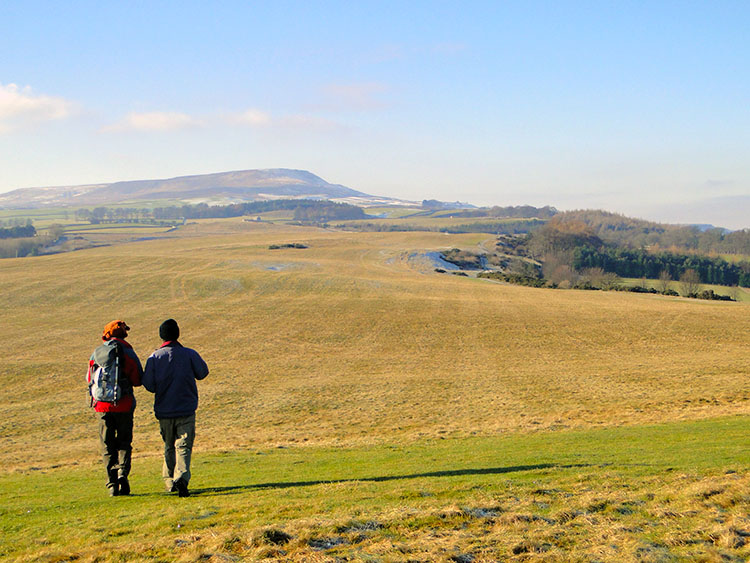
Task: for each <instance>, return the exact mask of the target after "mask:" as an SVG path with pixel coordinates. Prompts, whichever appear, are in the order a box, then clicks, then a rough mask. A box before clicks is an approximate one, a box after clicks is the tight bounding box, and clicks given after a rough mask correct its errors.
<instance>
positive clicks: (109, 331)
mask: <svg viewBox="0 0 750 563" xmlns="http://www.w3.org/2000/svg"><path fill="white" fill-rule="evenodd" d="M129 330H130V327H129V326H128V325H126V324H125V321H112V322H111V323H108V324H107V326H105V327H104V334H102V340H110V339H111V338H112V337H117V338H125V337H126V336H127V335H128V331H129Z"/></svg>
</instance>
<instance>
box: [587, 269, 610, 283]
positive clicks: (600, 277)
mask: <svg viewBox="0 0 750 563" xmlns="http://www.w3.org/2000/svg"><path fill="white" fill-rule="evenodd" d="M605 275H606V274H605V272H604V270H603V269H602V268H588V269H586V270H584V271H583V280H584V281H588V282H589V283H590V284H591V285H593V286H594V287H603V283H604V276H605Z"/></svg>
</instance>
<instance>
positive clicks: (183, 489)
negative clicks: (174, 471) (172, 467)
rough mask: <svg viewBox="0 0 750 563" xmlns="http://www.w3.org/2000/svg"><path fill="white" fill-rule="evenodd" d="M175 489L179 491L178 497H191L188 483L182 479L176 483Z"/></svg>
mask: <svg viewBox="0 0 750 563" xmlns="http://www.w3.org/2000/svg"><path fill="white" fill-rule="evenodd" d="M174 488H175V489H177V496H178V497H189V496H190V491H188V486H187V483H186V482H185V481H183V480H182V479H177V481H175V482H174Z"/></svg>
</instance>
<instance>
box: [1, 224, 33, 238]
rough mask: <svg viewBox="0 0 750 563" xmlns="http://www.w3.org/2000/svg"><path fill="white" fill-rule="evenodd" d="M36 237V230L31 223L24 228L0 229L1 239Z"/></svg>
mask: <svg viewBox="0 0 750 563" xmlns="http://www.w3.org/2000/svg"><path fill="white" fill-rule="evenodd" d="M34 236H36V229H35V228H34V225H32V224H31V223H27V224H26V225H23V226H15V227H2V228H0V239H8V238H29V237H34Z"/></svg>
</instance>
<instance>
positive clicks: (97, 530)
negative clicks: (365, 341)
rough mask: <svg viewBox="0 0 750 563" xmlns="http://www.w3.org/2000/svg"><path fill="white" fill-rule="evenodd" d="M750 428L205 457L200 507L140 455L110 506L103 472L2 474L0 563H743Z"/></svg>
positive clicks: (749, 528) (726, 424) (688, 427)
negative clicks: (720, 562) (467, 562)
mask: <svg viewBox="0 0 750 563" xmlns="http://www.w3.org/2000/svg"><path fill="white" fill-rule="evenodd" d="M748 424H750V419H749V418H747V417H733V418H722V419H713V420H705V421H701V422H685V423H673V424H663V425H653V426H643V427H638V428H634V427H629V428H614V429H611V428H610V429H598V430H586V431H577V432H571V431H567V432H555V433H538V434H531V435H510V436H505V437H502V436H493V437H473V438H465V439H447V440H432V441H426V442H421V443H414V444H409V445H380V446H376V447H368V448H289V449H270V450H269V449H266V450H263V449H259V450H234V451H229V450H227V451H224V452H211V453H208V452H207V453H203V452H198V453H196V455H195V463H194V467H193V470H194V471H193V473H194V478H193V481H192V483H191V488H192V491H193V496H192V497H191V498H189V499H178V498H176V497H174V495H167V494H165V493H163V492H162V491H161V489H160V487H161V483H160V479H159V460H158V458H157V457H156V456H154V455H150V454H151V453H152V452H148V453H149V456H148V457H145V458H144V457H142V455H140V454H139V452H136V455H135V459H134V472H133V475H132V476H131V483H132V487H133V493H134V494H133V495H132V496H131V497H129V498H115V499H111V498H108V497H106V493H105V491H104V487H103V479H102V477H103V470H101V468H100V467H99V466H92V465H91V464H84V467H78V468H63V469H59V468H58V469H47V470H33V469H28V470H25V471H22V472H15V473H10V474H5V475H2V476H0V496H1V497H2V498H3V506H2V508H0V556H2V557H4V558H7V559H14V560H28V561H31V560H34V561H62V560H71V559H78V560H84V561H87V560H94V558H95V557H96V556H98V557H99V558H100V560H101V559H104V560H128V559H132V558H135V559H142V560H162V561H163V560H198V559H199V558H205V559H208V558H210V557H212V556H228V557H232V556H242V557H250V558H256V557H262V556H276V557H281V556H282V553H281V551H284V552H285V554H286V555H285V556H286V557H287V558H288V560H292V561H306V560H311V559H312V558H314V557H321V556H326V557H333V556H339V557H345V558H354V559H355V560H362V561H367V560H372V561H380V560H387V561H407V560H414V559H417V560H423V561H439V560H446V561H447V560H450V559H449V557H451V556H454V555H456V556H457V555H461V554H463V555H472V556H473V557H475V558H478V559H476V560H504V559H506V558H514V556H518V557H517V558H518V559H519V560H522V559H524V560H528V559H529V558H531V559H538V560H560V561H563V560H571V559H576V558H580V559H581V560H586V559H587V558H590V557H593V556H594V555H596V554H599V555H600V556H601V555H604V556H605V557H604V558H605V560H621V561H630V560H633V561H634V560H638V559H639V558H640V559H643V558H645V556H646V555H650V556H651V557H653V558H656V559H658V560H660V561H671V560H685V561H687V560H693V559H694V558H696V557H706V558H708V557H711V556H716V557H725V558H726V557H728V558H730V559H731V558H738V560H739V558H742V557H746V556H749V555H750V550H749V549H748V547H747V546H745V545H744V543H743V542H742V541H741V540H742V538H744V537H746V536H745V535H744V534H750V520H749V519H748V517H747V515H748V511H749V510H750V489H748V488H747V487H748V483H749V482H750V475H748V472H747V467H748V464H749V463H750V452H749V451H748V449H747V447H746V434H747V426H748ZM93 433H94V428H93V421H92V437H93ZM199 442H200V440H199ZM137 443H138V442H137V437H136V444H137ZM92 446H93V440H92ZM665 515H669V516H665ZM269 530H275V531H277V532H279V531H280V532H283V533H284V534H287V535H288V536H289V538H290V539H289V541H288V542H285V543H283V544H280V545H276V544H274V543H273V542H272V541H269V539H268V538H269V536H271V535H270V534H269V533H268V531H269ZM264 533H265V535H264ZM675 534H677V535H681V537H682V536H685V537H682V539H678V540H675ZM738 538H739V539H738ZM732 539H733V541H729V540H732ZM514 552H515V553H514ZM607 554H608V556H607ZM656 559H655V560H656Z"/></svg>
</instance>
